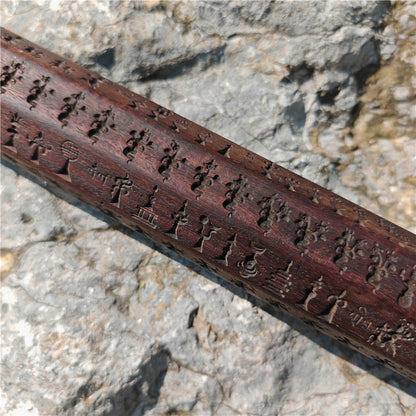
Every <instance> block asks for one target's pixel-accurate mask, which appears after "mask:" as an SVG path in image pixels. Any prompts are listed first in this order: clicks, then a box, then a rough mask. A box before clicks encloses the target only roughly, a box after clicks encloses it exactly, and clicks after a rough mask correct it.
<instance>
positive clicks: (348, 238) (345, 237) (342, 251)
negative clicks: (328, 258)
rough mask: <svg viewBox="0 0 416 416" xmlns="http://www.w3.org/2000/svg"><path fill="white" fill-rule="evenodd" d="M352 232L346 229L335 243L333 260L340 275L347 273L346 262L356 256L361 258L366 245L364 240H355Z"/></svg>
mask: <svg viewBox="0 0 416 416" xmlns="http://www.w3.org/2000/svg"><path fill="white" fill-rule="evenodd" d="M354 235H355V233H354V231H353V230H351V229H350V228H346V229H345V231H344V232H343V233H342V237H338V238H337V239H336V242H337V243H338V245H337V247H336V249H335V253H336V256H335V258H334V262H335V264H336V265H337V266H338V267H339V268H340V273H341V274H342V273H343V272H345V271H347V269H348V262H349V261H350V260H353V259H355V258H357V256H363V255H364V252H363V250H362V249H363V247H364V246H365V245H366V244H367V241H366V240H355V241H354Z"/></svg>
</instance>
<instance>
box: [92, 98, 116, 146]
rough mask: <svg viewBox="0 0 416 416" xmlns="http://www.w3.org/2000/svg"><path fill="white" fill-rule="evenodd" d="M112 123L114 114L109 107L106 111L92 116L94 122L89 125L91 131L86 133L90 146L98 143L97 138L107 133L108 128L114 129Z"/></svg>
mask: <svg viewBox="0 0 416 416" xmlns="http://www.w3.org/2000/svg"><path fill="white" fill-rule="evenodd" d="M113 121H114V113H113V108H112V107H111V106H110V108H109V109H108V110H103V111H101V113H98V114H94V121H93V122H92V123H91V124H90V127H91V129H90V130H89V131H88V137H90V138H91V139H92V144H95V143H97V142H98V136H100V135H101V134H104V133H107V132H108V130H109V129H110V128H111V129H114V128H115V127H116V125H115V124H114V123H113Z"/></svg>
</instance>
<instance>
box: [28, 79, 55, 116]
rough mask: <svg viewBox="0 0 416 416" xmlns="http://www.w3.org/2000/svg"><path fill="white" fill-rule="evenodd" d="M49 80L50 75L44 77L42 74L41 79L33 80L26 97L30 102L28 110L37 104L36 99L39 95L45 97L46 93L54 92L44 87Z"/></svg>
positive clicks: (52, 93)
mask: <svg viewBox="0 0 416 416" xmlns="http://www.w3.org/2000/svg"><path fill="white" fill-rule="evenodd" d="M50 80H51V78H50V77H45V76H44V75H42V77H41V79H36V80H34V81H33V84H34V87H32V88H31V89H30V91H29V95H28V96H27V98H26V101H27V102H28V103H29V104H30V107H29V108H30V110H32V108H35V107H36V106H37V105H38V100H39V98H40V97H47V96H48V94H51V95H54V94H55V90H54V89H47V88H46V87H47V85H48V84H49V82H50Z"/></svg>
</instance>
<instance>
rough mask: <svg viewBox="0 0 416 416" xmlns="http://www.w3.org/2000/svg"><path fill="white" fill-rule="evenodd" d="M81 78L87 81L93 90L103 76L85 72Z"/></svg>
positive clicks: (101, 80)
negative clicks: (85, 74) (84, 75)
mask: <svg viewBox="0 0 416 416" xmlns="http://www.w3.org/2000/svg"><path fill="white" fill-rule="evenodd" d="M81 79H82V80H84V81H87V82H88V85H89V86H90V88H92V89H93V90H95V89H96V88H97V87H98V86H99V85H100V84H101V83H102V82H103V78H101V77H95V76H94V75H92V74H89V73H88V74H87V76H86V77H82V78H81Z"/></svg>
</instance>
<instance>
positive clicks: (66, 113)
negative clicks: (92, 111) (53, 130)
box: [58, 92, 87, 127]
mask: <svg viewBox="0 0 416 416" xmlns="http://www.w3.org/2000/svg"><path fill="white" fill-rule="evenodd" d="M84 99H85V95H84V94H83V93H82V92H79V93H75V94H71V95H70V96H69V97H65V98H64V103H65V104H64V105H63V106H62V107H61V112H60V113H59V114H58V120H59V121H60V122H61V123H62V127H65V126H66V125H67V124H68V119H69V118H70V117H71V116H77V115H78V114H79V112H80V111H85V110H86V109H87V108H86V107H85V105H82V104H81V101H82V100H84Z"/></svg>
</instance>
